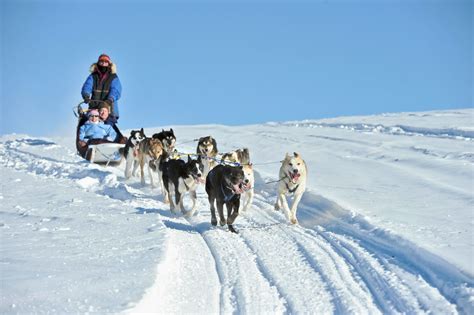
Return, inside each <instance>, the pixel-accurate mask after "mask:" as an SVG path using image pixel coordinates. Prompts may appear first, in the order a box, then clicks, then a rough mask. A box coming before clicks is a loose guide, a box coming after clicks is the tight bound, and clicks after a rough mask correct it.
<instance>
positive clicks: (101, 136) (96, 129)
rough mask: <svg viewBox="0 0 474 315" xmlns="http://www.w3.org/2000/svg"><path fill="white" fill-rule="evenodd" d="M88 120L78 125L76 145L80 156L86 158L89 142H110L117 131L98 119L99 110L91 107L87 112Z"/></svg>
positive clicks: (115, 136)
mask: <svg viewBox="0 0 474 315" xmlns="http://www.w3.org/2000/svg"><path fill="white" fill-rule="evenodd" d="M88 116H89V120H87V121H86V122H85V123H84V124H83V125H82V126H81V127H79V138H78V147H79V148H80V150H79V152H80V153H81V156H82V157H84V158H87V159H88V160H89V159H90V158H88V157H86V155H87V149H88V146H89V145H90V144H100V143H111V142H114V140H115V138H117V133H116V132H115V130H114V128H113V127H112V126H111V125H106V124H104V122H103V121H102V120H100V119H99V111H98V110H97V109H91V110H90V111H89V112H88Z"/></svg>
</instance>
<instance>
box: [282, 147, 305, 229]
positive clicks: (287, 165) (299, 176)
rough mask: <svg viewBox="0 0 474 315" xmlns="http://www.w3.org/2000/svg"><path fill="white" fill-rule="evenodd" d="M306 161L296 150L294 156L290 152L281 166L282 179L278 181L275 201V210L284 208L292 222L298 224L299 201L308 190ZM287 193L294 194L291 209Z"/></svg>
mask: <svg viewBox="0 0 474 315" xmlns="http://www.w3.org/2000/svg"><path fill="white" fill-rule="evenodd" d="M307 172H308V170H307V168H306V163H305V162H304V160H303V159H302V158H301V156H300V155H299V154H298V153H296V152H294V153H293V156H291V155H289V154H288V153H287V154H286V156H285V159H284V160H283V162H282V165H281V167H280V177H279V178H280V179H281V180H280V181H279V182H278V192H277V200H276V203H275V210H279V209H281V208H283V211H284V213H285V216H286V217H287V219H288V220H289V221H290V222H291V224H297V223H298V220H297V219H296V210H297V207H298V203H299V202H300V200H301V197H302V196H303V193H304V192H305V190H306V177H307ZM287 194H294V199H293V204H292V205H291V209H289V208H288V201H287V200H286V196H285V195H287Z"/></svg>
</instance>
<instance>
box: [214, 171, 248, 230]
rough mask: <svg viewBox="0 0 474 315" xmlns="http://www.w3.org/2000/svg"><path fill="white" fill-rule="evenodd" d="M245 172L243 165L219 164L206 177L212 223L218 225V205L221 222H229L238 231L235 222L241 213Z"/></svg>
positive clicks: (230, 226) (229, 225)
mask: <svg viewBox="0 0 474 315" xmlns="http://www.w3.org/2000/svg"><path fill="white" fill-rule="evenodd" d="M243 181H244V172H243V170H242V166H230V165H222V164H219V165H217V166H216V167H214V168H213V169H212V170H211V171H210V172H209V174H208V176H207V178H206V192H207V196H208V199H209V204H210V207H211V224H212V225H214V226H215V225H217V218H216V207H217V211H218V213H219V224H220V225H224V224H226V223H227V226H228V227H229V230H230V231H231V232H233V233H237V231H236V230H235V229H234V227H233V223H234V221H235V219H236V218H237V216H238V215H239V206H240V194H241V193H242V192H243ZM224 204H225V205H226V208H227V220H226V219H225V218H224Z"/></svg>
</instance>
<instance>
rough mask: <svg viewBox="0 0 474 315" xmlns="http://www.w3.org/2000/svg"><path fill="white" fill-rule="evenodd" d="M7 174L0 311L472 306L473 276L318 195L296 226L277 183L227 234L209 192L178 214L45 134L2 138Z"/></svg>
mask: <svg viewBox="0 0 474 315" xmlns="http://www.w3.org/2000/svg"><path fill="white" fill-rule="evenodd" d="M187 149H189V150H191V149H192V148H191V147H189V148H187ZM0 170H1V172H2V178H4V179H7V180H8V181H9V182H8V184H7V183H6V182H5V181H3V183H2V195H1V199H2V212H1V219H2V222H1V225H0V227H1V229H2V240H5V241H6V244H8V245H2V257H4V258H3V259H2V274H5V272H8V274H11V275H13V277H8V278H3V279H2V285H3V288H2V292H7V293H2V307H1V311H2V313H24V312H46V311H52V312H57V313H61V312H75V311H81V312H87V311H88V312H125V313H138V312H163V313H191V312H192V313H225V314H227V313H239V314H240V313H242V314H257V313H277V314H278V313H288V314H289V313H322V314H331V313H336V314H360V313H369V314H381V313H384V314H385V313H388V314H397V313H427V312H432V313H442V314H456V313H462V314H469V313H472V311H473V296H474V291H473V287H474V281H473V279H472V277H471V276H469V275H466V274H465V273H464V272H461V271H460V270H459V269H457V268H456V267H454V266H453V265H451V264H449V263H448V262H446V261H445V260H444V259H442V258H440V257H437V256H436V255H434V254H432V253H430V252H428V251H426V250H424V249H421V248H419V247H418V246H416V245H414V244H413V243H411V242H409V241H408V240H405V239H403V238H401V237H399V236H397V235H394V234H393V233H389V232H387V231H386V230H383V229H380V228H377V227H376V226H373V225H372V224H370V223H368V222H367V221H366V220H365V219H364V218H363V217H362V216H360V215H357V214H355V213H353V212H351V211H348V210H347V209H344V208H343V207H341V206H340V205H338V204H336V203H335V202H333V201H331V200H329V199H328V198H325V197H324V196H321V195H318V194H316V193H315V192H313V191H312V190H311V189H308V191H307V192H306V193H305V196H304V198H303V199H302V202H301V204H300V208H299V212H298V218H299V222H300V226H292V225H289V224H288V223H287V220H286V219H285V217H284V216H283V215H282V213H280V212H276V211H275V210H273V203H274V200H275V197H276V196H275V190H276V189H275V185H266V184H265V182H268V181H271V180H274V179H275V178H274V177H271V176H267V175H266V174H264V173H260V172H258V171H257V173H256V178H257V181H256V196H255V200H254V203H253V206H252V207H251V208H250V209H249V210H248V211H247V212H246V213H243V214H241V215H240V216H239V217H238V219H237V221H236V224H235V227H236V229H237V230H238V231H239V234H233V233H230V232H228V231H227V228H226V227H213V226H211V224H210V213H209V205H208V201H207V198H206V195H205V192H204V190H203V189H202V188H200V189H199V190H198V206H197V208H198V212H197V213H196V215H194V216H193V217H191V218H185V217H183V216H181V215H174V214H172V213H171V212H170V211H169V206H168V205H166V204H164V203H163V202H161V200H162V198H161V196H160V195H159V193H158V191H157V190H156V189H150V187H149V186H145V187H142V186H141V184H140V183H139V179H137V178H135V179H132V180H129V181H125V180H124V178H123V166H121V167H119V168H104V167H101V166H97V165H91V164H88V163H86V162H84V161H82V160H81V159H80V158H78V157H77V156H76V155H75V153H74V152H73V151H72V150H69V149H68V148H66V147H63V146H61V145H60V144H58V143H55V142H54V141H50V140H48V139H34V138H30V137H21V136H15V137H10V138H8V139H5V140H3V141H2V142H0ZM16 191H17V192H19V193H20V195H16V197H14V196H15V192H16ZM52 192H56V193H52ZM461 193H463V192H461ZM38 194H39V196H37V195H38ZM27 196H34V197H27ZM78 196H80V197H78ZM48 199H49V202H50V203H48ZM186 203H189V200H186ZM18 233H21V235H23V237H22V238H18V237H17V236H18ZM38 233H39V234H38ZM35 235H40V237H32V236H35ZM33 240H34V242H35V243H34V244H35V245H33ZM44 245H47V246H44ZM19 248H27V249H28V250H29V253H28V254H29V255H28V254H25V253H24V252H22V251H21V250H18V249H19ZM40 248H42V249H44V254H42V255H41V254H40V253H41V252H42V250H40ZM14 262H17V263H14ZM39 266H42V267H41V268H39ZM60 266H61V267H60ZM79 266H80V267H81V268H79ZM29 269H32V270H34V271H33V272H31V271H28V270H29ZM21 274H24V275H25V279H20V276H19V275H21ZM78 279H85V280H84V281H82V282H81V281H78ZM93 281H95V282H93ZM61 283H62V284H63V285H65V288H64V289H63V290H61V289H59V288H61ZM74 286H77V287H78V288H77V289H75V288H73V287H74ZM28 288H31V290H32V292H31V291H30V289H28ZM41 291H43V292H53V294H49V295H46V296H45V295H43V294H39V292H41ZM61 292H66V293H61ZM99 293H100V294H99ZM25 296H27V297H28V299H25V298H24V297H25Z"/></svg>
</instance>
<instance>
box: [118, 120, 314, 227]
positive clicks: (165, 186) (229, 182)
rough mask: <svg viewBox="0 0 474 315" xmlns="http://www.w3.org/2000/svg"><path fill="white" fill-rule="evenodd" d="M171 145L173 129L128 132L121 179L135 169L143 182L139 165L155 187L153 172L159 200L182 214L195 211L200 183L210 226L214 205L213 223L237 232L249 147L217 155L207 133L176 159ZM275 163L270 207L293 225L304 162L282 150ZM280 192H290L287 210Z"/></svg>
mask: <svg viewBox="0 0 474 315" xmlns="http://www.w3.org/2000/svg"><path fill="white" fill-rule="evenodd" d="M175 145H176V136H175V134H174V131H173V129H170V130H169V131H165V130H164V129H163V130H162V131H161V132H159V133H156V134H154V135H153V136H152V137H151V138H150V137H147V136H146V135H145V132H144V130H143V128H142V129H140V130H132V131H131V133H130V137H129V138H128V141H127V143H126V145H125V148H124V150H123V154H124V156H125V159H126V166H125V178H126V179H129V178H130V177H131V176H132V175H133V176H137V171H138V167H140V177H141V183H142V184H145V174H144V169H145V168H148V174H149V177H150V182H151V185H152V187H156V184H155V182H154V179H153V172H155V173H157V175H158V181H159V184H160V187H161V191H162V193H163V196H164V201H165V203H169V204H170V210H171V211H172V212H173V213H176V212H177V211H178V210H177V208H179V210H180V211H181V212H182V213H183V215H184V216H186V217H189V216H192V215H193V214H194V213H195V211H196V199H197V197H196V190H197V188H198V187H199V185H200V184H203V185H204V186H205V190H206V193H207V195H208V200H209V204H210V210H211V224H212V225H214V226H216V225H217V217H216V208H217V213H218V215H219V224H220V225H221V226H223V225H225V224H227V226H228V228H229V230H230V231H231V232H234V233H237V231H236V230H235V228H234V227H233V223H234V221H235V219H236V218H237V216H238V215H239V208H240V205H241V200H240V199H241V196H242V198H243V202H242V211H244V212H245V211H246V210H247V209H248V208H249V207H250V205H251V204H252V201H253V196H254V184H255V178H254V171H253V166H252V163H251V162H250V154H249V150H248V149H247V148H244V149H238V150H236V151H233V152H228V153H225V154H222V155H221V156H220V157H219V156H218V149H217V143H216V140H215V139H214V138H213V137H212V136H207V137H202V138H200V139H199V140H198V145H197V148H196V154H189V155H188V156H187V159H186V160H182V159H180V154H179V153H178V152H177V150H176V148H175ZM192 157H196V158H195V159H193V158H192ZM281 163H282V164H281V167H280V172H279V180H278V185H277V186H278V190H277V200H276V203H275V210H279V209H282V211H283V212H284V214H285V215H286V217H287V219H288V220H289V221H290V222H291V224H297V223H298V220H297V219H296V210H297V207H298V203H299V202H300V200H301V197H302V196H303V193H304V191H305V189H306V177H307V168H306V164H305V162H304V160H303V159H302V158H301V156H300V155H299V154H298V153H296V152H295V153H293V155H289V154H288V153H287V154H286V156H285V158H284V159H283V161H282V162H281ZM186 193H189V195H190V197H191V201H192V207H191V209H190V210H189V211H186V209H185V208H184V204H183V198H184V195H185V194H186ZM286 195H293V203H292V205H291V208H290V207H289V205H288V201H287V199H286ZM224 205H225V206H226V208H227V219H226V218H225V216H224Z"/></svg>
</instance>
